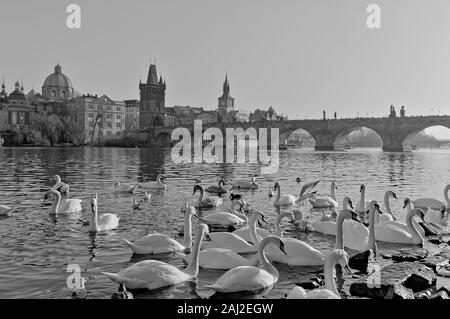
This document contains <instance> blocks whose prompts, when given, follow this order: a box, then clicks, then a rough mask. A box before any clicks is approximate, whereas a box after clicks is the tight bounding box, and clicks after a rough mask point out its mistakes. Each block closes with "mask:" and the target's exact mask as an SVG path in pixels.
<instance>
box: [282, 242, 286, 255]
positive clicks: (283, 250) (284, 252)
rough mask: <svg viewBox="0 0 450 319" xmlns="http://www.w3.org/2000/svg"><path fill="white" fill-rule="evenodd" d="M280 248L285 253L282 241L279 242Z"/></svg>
mask: <svg viewBox="0 0 450 319" xmlns="http://www.w3.org/2000/svg"><path fill="white" fill-rule="evenodd" d="M280 250H281V251H282V252H283V254H285V255H287V252H286V250H285V249H284V243H283V242H280Z"/></svg>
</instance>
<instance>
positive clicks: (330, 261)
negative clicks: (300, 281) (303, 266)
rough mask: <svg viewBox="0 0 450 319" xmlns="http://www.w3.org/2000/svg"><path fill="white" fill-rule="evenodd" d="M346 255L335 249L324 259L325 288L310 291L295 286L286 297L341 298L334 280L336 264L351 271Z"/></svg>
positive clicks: (342, 251)
mask: <svg viewBox="0 0 450 319" xmlns="http://www.w3.org/2000/svg"><path fill="white" fill-rule="evenodd" d="M348 260H349V259H348V255H347V253H346V252H345V251H344V250H342V249H335V250H333V251H332V252H331V253H329V254H328V256H327V258H326V260H325V269H324V275H325V288H317V289H314V290H310V291H305V289H303V288H302V287H300V286H295V287H294V288H292V290H291V291H290V292H289V294H288V295H287V297H286V298H287V299H341V296H340V294H339V292H338V291H337V288H336V282H335V280H334V275H335V267H336V264H337V263H338V264H340V265H341V267H342V269H344V270H345V271H346V272H347V273H352V271H351V270H350V268H349V266H348Z"/></svg>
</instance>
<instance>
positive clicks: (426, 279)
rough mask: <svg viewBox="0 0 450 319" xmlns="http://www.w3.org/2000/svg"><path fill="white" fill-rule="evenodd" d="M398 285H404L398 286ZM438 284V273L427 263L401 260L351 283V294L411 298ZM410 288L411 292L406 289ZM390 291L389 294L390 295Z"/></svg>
mask: <svg viewBox="0 0 450 319" xmlns="http://www.w3.org/2000/svg"><path fill="white" fill-rule="evenodd" d="M398 285H401V286H403V288H401V287H397V286H398ZM435 285H436V275H435V274H434V272H433V270H432V269H430V268H428V267H427V266H425V265H422V264H419V263H412V262H401V263H394V264H391V265H388V266H386V267H384V268H382V269H376V268H375V271H374V272H372V273H371V274H369V275H368V276H365V277H363V280H360V281H357V282H354V283H352V284H351V285H350V294H351V295H352V296H357V297H369V298H387V296H390V298H394V297H395V298H400V297H401V298H406V297H407V298H410V297H411V295H412V294H413V293H414V292H418V291H423V290H426V289H427V288H431V287H434V286H435ZM407 288H408V289H410V290H411V293H410V292H409V291H408V290H406V289H407ZM388 293H389V295H388Z"/></svg>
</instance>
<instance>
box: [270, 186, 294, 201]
mask: <svg viewBox="0 0 450 319" xmlns="http://www.w3.org/2000/svg"><path fill="white" fill-rule="evenodd" d="M274 190H275V191H276V192H277V195H276V197H275V200H274V201H273V206H291V205H295V202H296V199H297V197H295V196H293V195H290V194H287V195H283V196H281V187H280V183H279V182H276V183H275V186H274Z"/></svg>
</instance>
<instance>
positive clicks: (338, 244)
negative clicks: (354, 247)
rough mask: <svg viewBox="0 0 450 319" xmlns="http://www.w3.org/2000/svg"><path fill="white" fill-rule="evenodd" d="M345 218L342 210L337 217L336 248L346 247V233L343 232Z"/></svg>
mask: <svg viewBox="0 0 450 319" xmlns="http://www.w3.org/2000/svg"><path fill="white" fill-rule="evenodd" d="M344 219H345V218H344V214H343V212H341V213H340V214H339V215H338V217H337V219H336V247H335V248H336V249H344V235H343V233H342V224H343V223H344Z"/></svg>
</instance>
